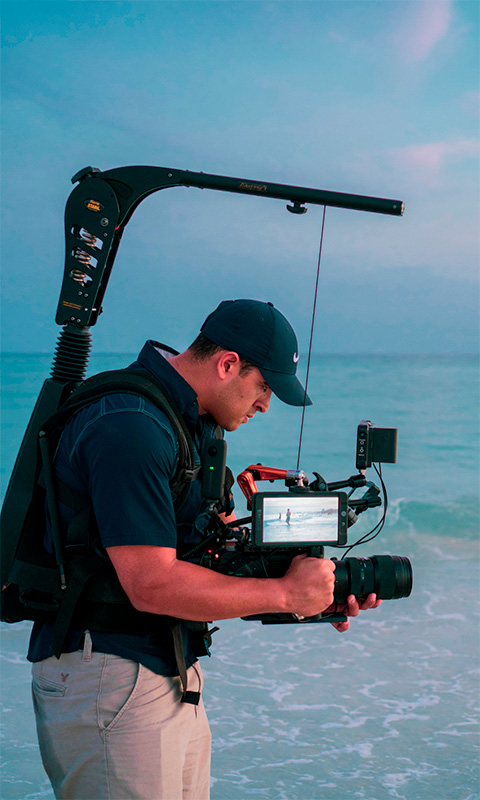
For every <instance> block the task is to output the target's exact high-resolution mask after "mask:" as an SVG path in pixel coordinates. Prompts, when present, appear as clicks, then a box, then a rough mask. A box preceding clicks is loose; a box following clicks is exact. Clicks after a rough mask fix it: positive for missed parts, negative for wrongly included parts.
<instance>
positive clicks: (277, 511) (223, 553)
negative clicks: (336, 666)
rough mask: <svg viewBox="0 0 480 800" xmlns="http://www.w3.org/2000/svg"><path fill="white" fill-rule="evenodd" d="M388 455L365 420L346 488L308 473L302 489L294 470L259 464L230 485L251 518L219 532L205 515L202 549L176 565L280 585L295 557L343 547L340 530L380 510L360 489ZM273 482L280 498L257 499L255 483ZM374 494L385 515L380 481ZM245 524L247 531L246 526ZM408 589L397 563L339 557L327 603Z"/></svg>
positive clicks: (393, 433)
mask: <svg viewBox="0 0 480 800" xmlns="http://www.w3.org/2000/svg"><path fill="white" fill-rule="evenodd" d="M396 449H397V430H396V428H375V426H374V425H372V423H371V422H370V421H369V420H364V421H362V422H361V423H360V425H359V426H358V429H357V443H356V464H357V468H358V469H359V470H360V472H359V473H358V474H357V475H353V476H351V477H350V478H348V479H346V480H343V481H337V482H334V483H327V482H326V481H325V480H324V479H323V478H322V477H321V476H320V475H319V474H318V473H313V474H314V475H315V476H316V480H315V481H314V482H313V483H312V484H311V485H309V482H308V480H307V478H306V476H305V473H304V472H303V471H301V470H280V469H277V468H270V467H264V466H263V465H261V464H253V465H251V466H249V467H247V469H246V470H244V471H243V472H242V473H241V474H240V475H239V476H238V478H237V481H238V483H239V485H240V487H241V489H242V491H243V493H244V494H245V497H246V499H247V506H248V508H249V509H250V510H251V512H252V516H251V517H248V518H245V519H242V520H237V521H235V522H232V523H229V524H225V523H223V522H222V521H221V520H220V518H219V517H218V516H216V515H215V514H213V515H212V517H211V520H210V523H209V525H208V527H207V531H206V537H205V539H204V540H203V542H202V543H200V544H199V545H197V546H196V547H195V548H194V549H193V550H191V551H190V552H189V553H186V554H185V555H184V556H183V557H184V558H185V559H187V560H190V561H194V562H195V563H197V564H201V565H202V566H205V567H209V568H210V569H214V570H216V571H218V572H221V573H224V574H226V575H233V576H237V577H255V578H280V577H283V575H285V573H286V572H287V570H288V569H289V567H290V564H291V562H292V559H293V558H294V557H295V556H296V555H299V554H301V553H305V554H307V555H309V556H312V557H316V558H323V557H324V548H325V547H333V548H335V547H340V548H341V547H346V546H347V529H348V527H349V526H351V525H353V524H354V523H355V521H356V519H357V515H358V514H360V513H362V512H363V511H365V510H366V509H367V508H372V507H375V506H380V505H382V500H381V498H380V496H379V495H380V489H379V488H378V487H377V486H375V485H374V484H373V483H371V482H368V481H367V479H366V477H365V470H366V469H367V468H368V467H370V466H371V465H372V463H374V462H377V461H380V459H381V460H382V461H384V462H388V463H395V461H396ZM359 465H360V466H359ZM209 467H211V465H209ZM279 479H281V480H284V482H285V485H286V486H287V487H288V490H287V491H279V492H271V491H269V492H259V491H257V486H256V481H258V480H269V481H274V480H279ZM364 486H368V488H367V491H366V492H365V494H364V495H363V496H362V497H361V498H355V499H354V498H352V497H351V494H352V493H353V491H355V489H357V488H360V487H364ZM347 487H349V488H350V489H351V491H350V493H349V494H348V495H347V493H346V492H344V491H341V490H342V489H345V488H347ZM382 488H383V490H384V494H385V507H386V490H385V486H384V484H383V480H382ZM210 493H211V492H210ZM384 514H385V512H384ZM249 523H250V525H251V527H247V526H246V525H247V524H249ZM382 524H383V523H382ZM377 527H378V526H375V530H376V529H377ZM380 527H381V525H380ZM377 533H378V531H377ZM377 533H375V535H377ZM365 538H366V537H362V539H361V540H360V541H363V540H364V539H365ZM371 538H373V536H372V537H371ZM359 543H360V542H357V543H355V544H353V545H351V546H350V547H349V548H348V549H349V550H350V549H351V547H355V546H356V544H359ZM412 583H413V577H412V567H411V564H410V561H409V560H408V558H406V557H404V556H391V555H378V556H371V557H368V558H355V557H350V558H345V557H344V558H342V559H340V560H338V561H337V565H336V569H335V590H334V600H335V602H336V603H338V604H344V603H346V601H347V598H348V596H349V595H350V594H354V595H355V596H356V597H358V598H364V597H367V596H368V595H369V594H371V593H372V592H374V593H375V594H376V595H377V597H378V598H380V599H397V598H400V597H408V596H409V595H410V593H411V590H412ZM244 619H248V620H251V619H253V620H260V621H261V622H262V623H263V624H274V623H276V624H277V623H300V622H301V623H308V622H327V621H328V622H332V621H341V620H344V619H346V617H344V616H343V615H342V614H331V613H329V614H323V615H322V614H319V615H317V616H315V617H307V618H298V617H297V616H296V615H294V614H260V615H255V616H250V617H244Z"/></svg>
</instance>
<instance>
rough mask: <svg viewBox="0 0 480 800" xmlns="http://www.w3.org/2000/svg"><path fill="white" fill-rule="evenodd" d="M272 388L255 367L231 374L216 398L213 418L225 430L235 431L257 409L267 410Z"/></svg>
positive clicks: (262, 411) (263, 411)
mask: <svg viewBox="0 0 480 800" xmlns="http://www.w3.org/2000/svg"><path fill="white" fill-rule="evenodd" d="M271 396H272V390H271V389H270V387H269V386H268V384H267V382H266V381H265V379H264V378H263V376H262V373H261V372H260V370H259V369H258V368H257V367H252V368H251V369H250V370H249V371H248V372H245V373H243V374H241V373H240V372H239V373H238V374H234V375H232V376H231V377H230V378H229V380H228V381H226V382H225V383H224V385H223V386H222V388H221V390H220V392H219V394H218V395H217V398H216V407H215V411H214V412H213V416H214V418H215V420H216V421H217V422H218V424H219V425H221V427H222V428H225V430H226V431H236V430H237V428H239V427H240V425H244V424H246V423H247V422H248V420H249V419H251V418H252V417H253V416H254V415H255V414H256V413H257V411H260V412H261V413H262V414H264V413H265V412H266V411H268V406H269V405H270V398H271Z"/></svg>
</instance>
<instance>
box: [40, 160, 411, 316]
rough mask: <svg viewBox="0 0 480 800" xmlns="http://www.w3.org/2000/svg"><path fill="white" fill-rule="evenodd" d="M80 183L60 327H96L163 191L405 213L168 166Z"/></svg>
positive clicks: (79, 177)
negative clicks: (132, 230) (140, 210)
mask: <svg viewBox="0 0 480 800" xmlns="http://www.w3.org/2000/svg"><path fill="white" fill-rule="evenodd" d="M77 181H78V182H79V184H78V186H77V187H76V188H75V189H74V190H73V192H72V193H71V195H70V197H69V199H68V201H67V206H66V209H65V241H66V255H65V272H64V277H63V284H62V289H61V293H60V300H59V304H58V309H57V314H56V318H55V320H56V322H57V323H58V324H59V325H64V324H66V323H71V324H73V325H74V326H82V327H84V326H91V325H95V323H96V321H97V318H98V314H99V313H100V310H101V309H100V307H101V303H102V300H103V296H104V293H105V289H106V286H107V282H108V279H109V277H110V272H111V270H112V266H113V262H114V260H115V256H116V254H117V249H118V245H119V243H120V239H121V236H122V233H123V229H124V228H125V225H126V224H127V222H128V221H129V219H130V217H131V216H132V214H133V212H134V211H135V209H136V208H137V206H138V205H139V203H141V201H142V200H143V199H144V198H145V197H148V195H150V194H153V193H154V192H158V191H160V190H161V189H169V188H170V187H173V186H187V187H189V186H196V187H198V188H199V189H215V190H217V191H221V192H236V193H239V194H249V195H257V196H258V197H271V198H277V199H281V200H288V201H290V202H291V203H292V204H293V205H290V206H287V208H288V210H289V211H292V212H293V213H303V212H305V211H306V208H305V207H304V203H313V204H314V205H324V206H335V207H337V208H348V209H354V210H357V211H371V212H374V213H378V214H390V215H394V216H401V215H402V214H403V209H404V205H403V203H402V201H401V200H386V199H383V198H380V197H365V196H363V195H354V194H344V193H342V192H330V191H323V190H321V189H308V188H306V187H302V186H288V185H284V184H280V183H268V182H266V181H258V180H250V179H247V178H229V177H227V176H225V175H209V174H207V173H204V172H190V171H189V170H178V169H168V168H166V167H146V166H134V167H118V168H116V169H110V170H106V171H105V172H101V171H100V170H99V169H97V168H96V167H85V168H84V169H82V170H80V172H77V174H76V175H74V177H73V178H72V182H73V183H76V182H77ZM79 252H80V253H81V255H80V257H79ZM82 276H83V277H82Z"/></svg>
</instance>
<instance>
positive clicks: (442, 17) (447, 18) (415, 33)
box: [397, 0, 452, 64]
mask: <svg viewBox="0 0 480 800" xmlns="http://www.w3.org/2000/svg"><path fill="white" fill-rule="evenodd" d="M409 6H410V9H411V11H410V14H409V15H408V17H407V19H406V21H405V24H404V25H403V26H401V27H400V30H399V32H398V36H397V44H398V46H399V48H400V49H401V53H402V56H403V59H404V60H405V61H406V62H407V63H413V64H415V63H417V62H419V61H425V59H427V58H428V57H429V55H430V54H431V52H432V51H433V49H434V48H435V47H436V45H437V44H438V43H439V42H440V41H441V40H442V39H444V38H445V36H446V35H447V33H448V31H449V29H450V25H451V22H452V3H451V0H435V2H431V0H421V2H416V3H411V4H409ZM402 8H403V10H404V12H405V8H406V6H405V4H402Z"/></svg>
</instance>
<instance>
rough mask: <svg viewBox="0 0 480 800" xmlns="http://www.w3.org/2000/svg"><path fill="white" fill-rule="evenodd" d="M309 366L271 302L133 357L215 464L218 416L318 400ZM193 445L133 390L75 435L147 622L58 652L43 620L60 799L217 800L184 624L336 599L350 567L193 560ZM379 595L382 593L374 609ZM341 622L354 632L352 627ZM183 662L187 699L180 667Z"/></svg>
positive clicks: (113, 554)
mask: <svg viewBox="0 0 480 800" xmlns="http://www.w3.org/2000/svg"><path fill="white" fill-rule="evenodd" d="M297 361H298V349H297V340H296V337H295V334H294V332H293V329H292V328H291V326H290V324H289V323H288V322H287V320H286V319H285V317H284V316H283V315H282V314H280V312H279V311H277V310H276V309H275V308H274V307H273V305H272V304H271V303H262V302H258V301H254V300H235V301H225V302H223V303H221V304H220V305H219V306H218V308H217V309H216V310H215V311H214V312H213V313H212V314H210V316H209V317H208V318H207V320H206V321H205V323H204V325H203V327H202V331H201V334H200V336H199V337H198V338H197V339H196V341H195V342H194V343H193V345H191V346H190V347H189V348H188V349H187V350H186V351H185V352H183V353H176V352H175V351H173V350H171V349H170V348H168V347H165V346H164V345H159V344H157V343H155V342H147V344H146V345H145V347H144V348H143V350H142V351H141V353H140V356H139V358H138V361H137V362H135V364H134V365H132V366H133V367H134V368H135V369H136V370H137V371H138V370H140V371H142V372H144V373H145V374H146V375H152V376H154V377H155V378H156V379H157V380H159V381H160V382H161V384H162V385H163V386H164V387H165V389H166V390H167V391H168V393H169V395H170V397H171V398H173V401H174V402H175V404H176V406H177V407H178V409H179V411H180V413H181V415H182V417H183V420H184V421H185V423H186V425H187V427H188V429H189V431H190V434H191V436H192V438H193V440H194V444H195V449H196V451H197V453H198V455H199V457H200V460H201V456H202V449H203V446H204V443H205V441H206V440H207V439H208V438H209V437H211V436H212V435H213V434H214V432H215V429H216V427H217V426H218V425H220V426H221V427H222V428H223V429H224V430H227V431H234V430H236V429H237V428H238V427H239V426H240V425H242V424H245V423H247V422H248V421H249V420H250V419H251V418H252V417H253V416H254V415H255V414H256V413H257V412H260V413H265V412H266V411H267V410H268V407H269V403H270V398H271V395H272V392H274V393H275V394H276V395H277V396H278V397H279V398H280V399H281V400H283V401H284V402H286V403H288V404H290V405H303V403H304V402H305V403H306V404H310V402H311V401H310V400H309V398H308V397H307V395H306V394H305V392H304V390H303V388H302V387H301V385H300V383H299V381H298V379H297V378H296V375H295V373H296V365H297ZM177 450H178V442H177V436H176V433H175V430H174V426H173V425H172V424H171V422H170V421H169V420H168V419H167V417H166V416H165V414H163V413H162V412H161V411H160V410H159V409H158V408H157V407H156V406H155V405H154V404H153V403H151V402H149V401H148V400H145V399H143V398H141V397H138V396H134V395H132V394H122V393H117V394H112V395H108V396H107V397H104V398H102V399H101V400H96V401H94V402H92V403H91V404H90V405H88V406H87V407H85V408H82V409H81V410H80V411H78V412H77V413H76V414H75V415H74V416H73V417H72V419H71V420H70V421H69V422H68V424H67V425H66V427H65V430H64V431H63V434H62V436H61V438H60V441H59V444H58V448H57V452H56V458H55V472H56V475H57V478H58V479H59V480H61V481H62V482H63V483H64V484H67V485H68V486H70V487H71V488H72V489H73V490H75V491H76V492H79V493H80V494H82V495H88V497H89V498H90V500H91V504H92V508H93V512H94V517H95V525H96V528H95V530H97V531H98V534H99V538H100V546H101V548H102V549H103V550H104V552H105V551H106V553H107V554H108V558H109V559H110V561H111V564H113V567H114V570H115V573H116V576H118V579H119V581H120V584H121V586H122V587H123V589H124V590H125V592H126V594H127V596H128V598H129V601H130V602H131V605H132V607H133V608H132V612H133V613H135V611H134V609H136V610H137V611H138V612H140V614H139V615H138V617H137V618H138V619H139V620H140V621H141V622H142V630H141V632H140V629H135V630H133V631H132V629H131V626H129V625H128V624H127V621H125V628H124V629H123V630H122V627H121V626H120V629H118V626H117V627H114V626H113V624H112V630H111V631H110V630H108V631H107V632H97V631H96V630H92V631H89V630H84V629H80V628H78V629H75V628H73V629H71V630H70V631H69V633H68V635H67V638H66V640H65V644H64V646H63V648H62V650H63V652H62V654H61V656H60V658H55V657H54V656H53V655H52V653H53V651H52V628H51V626H48V625H40V624H38V623H36V624H35V626H34V630H33V633H32V638H31V642H30V648H29V653H28V658H29V660H31V661H32V662H33V670H32V672H33V693H34V705H35V713H36V719H37V729H38V734H39V741H40V748H41V753H42V758H43V762H44V765H45V768H46V771H47V773H48V775H49V778H50V780H51V782H52V785H53V788H54V791H55V795H56V797H58V798H82V800H103V798H111V799H112V800H121V799H122V798H130V799H131V800H133V798H135V800H143V799H144V798H145V800H147V799H148V800H206V799H207V798H208V797H209V765H210V731H209V727H208V722H207V719H206V715H205V711H204V708H203V704H202V701H201V698H199V693H200V692H201V685H202V675H201V670H200V667H199V665H198V662H197V657H198V656H200V655H204V654H205V653H206V652H207V649H206V646H205V640H204V636H203V633H199V632H198V630H196V629H195V626H194V625H190V624H189V623H188V622H185V623H181V634H182V636H181V640H180V642H181V645H180V649H181V650H183V653H181V654H180V655H179V651H178V635H177V639H176V644H177V649H175V634H173V633H172V632H173V631H174V628H173V627H172V626H171V625H170V622H171V620H172V618H176V619H179V620H185V621H193V622H195V621H196V622H204V621H209V620H213V619H226V618H233V617H240V616H246V615H249V614H259V613H268V612H289V613H295V614H298V615H299V616H310V615H313V614H318V613H320V612H322V611H324V610H326V609H327V608H329V607H330V606H331V605H332V603H333V587H334V570H335V565H334V562H332V561H330V560H328V559H316V558H308V557H306V556H297V557H296V558H295V559H294V560H293V562H292V564H291V566H290V568H289V570H288V572H287V574H286V575H285V576H284V577H283V578H278V579H268V580H265V579H257V578H237V577H231V576H226V575H223V574H219V573H217V572H214V571H212V570H209V569H206V568H204V567H201V566H198V565H196V564H194V563H191V562H189V561H188V560H182V558H181V557H180V556H181V555H182V554H185V553H186V552H188V551H189V550H191V549H192V547H194V545H195V544H196V543H198V542H199V541H200V540H201V538H202V533H203V531H204V528H205V525H206V522H207V520H208V514H207V513H206V504H205V502H204V501H202V498H201V483H200V481H199V480H196V481H194V482H193V484H192V486H191V488H190V491H189V493H188V496H187V499H186V501H185V503H184V504H183V506H182V507H181V508H180V509H175V506H174V501H173V498H172V492H171V487H170V481H171V480H172V477H173V476H174V474H175V471H176V464H177ZM61 514H62V520H63V523H64V524H66V523H67V522H68V516H69V511H68V509H67V508H65V507H64V506H61ZM94 534H95V532H94V531H93V529H92V540H93V538H94ZM377 604H378V603H377V601H376V598H375V596H374V595H371V596H370V597H369V598H368V599H367V600H366V601H364V602H363V604H362V605H361V607H362V608H371V607H374V606H376V605H377ZM359 607H360V606H359V604H358V602H357V601H356V600H355V598H354V597H351V598H349V602H348V606H347V608H346V609H345V613H347V614H348V615H350V616H352V615H356V614H358V611H359ZM143 620H145V621H146V622H145V625H146V627H143ZM169 621H170V622H169ZM336 627H337V628H338V630H346V628H347V627H348V622H347V623H339V624H337V625H336ZM197 628H198V626H197ZM176 630H177V633H178V627H177V629H176ZM182 660H184V664H185V667H186V673H187V674H186V678H187V682H188V693H187V694H185V691H184V693H183V700H187V702H181V700H182V685H181V684H182V681H181V679H180V678H179V677H178V675H179V661H182ZM185 688H186V687H183V689H184V690H185ZM190 700H191V701H193V702H189V701H190Z"/></svg>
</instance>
